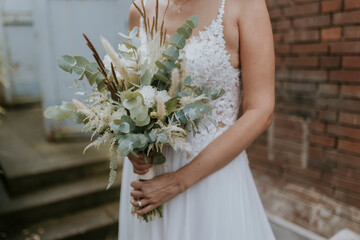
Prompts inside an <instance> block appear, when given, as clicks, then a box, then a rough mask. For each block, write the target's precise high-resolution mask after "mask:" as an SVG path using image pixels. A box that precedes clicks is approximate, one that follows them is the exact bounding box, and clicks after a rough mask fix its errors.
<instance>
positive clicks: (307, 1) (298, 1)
mask: <svg viewBox="0 0 360 240" xmlns="http://www.w3.org/2000/svg"><path fill="white" fill-rule="evenodd" d="M294 1H295V3H310V2H317V1H318V0H294Z"/></svg>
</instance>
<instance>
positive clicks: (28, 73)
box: [0, 0, 40, 105]
mask: <svg viewBox="0 0 360 240" xmlns="http://www.w3.org/2000/svg"><path fill="white" fill-rule="evenodd" d="M33 8H34V0H0V52H1V53H2V58H3V59H4V60H5V61H6V62H7V69H8V71H7V72H8V74H7V75H6V79H7V80H8V82H9V88H6V89H4V90H5V91H4V92H3V93H1V94H4V95H5V96H3V97H2V101H4V100H5V103H6V104H9V105H12V104H18V103H28V102H34V101H35V102H37V101H40V81H39V76H38V71H37V69H38V62H37V61H36V51H35V48H34V46H35V38H34V26H33ZM5 61H4V62H5Z"/></svg>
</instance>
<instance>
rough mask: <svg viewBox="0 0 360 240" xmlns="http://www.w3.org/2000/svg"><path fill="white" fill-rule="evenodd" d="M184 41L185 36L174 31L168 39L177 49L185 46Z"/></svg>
mask: <svg viewBox="0 0 360 240" xmlns="http://www.w3.org/2000/svg"><path fill="white" fill-rule="evenodd" d="M185 43H186V41H185V37H184V36H182V35H180V34H179V33H175V34H174V35H173V36H172V37H171V39H170V44H171V45H174V46H176V47H177V48H179V49H183V48H184V47H185Z"/></svg>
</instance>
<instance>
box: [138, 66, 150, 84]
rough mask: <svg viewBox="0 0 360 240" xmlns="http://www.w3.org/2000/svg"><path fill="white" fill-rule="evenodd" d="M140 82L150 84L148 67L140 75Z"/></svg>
mask: <svg viewBox="0 0 360 240" xmlns="http://www.w3.org/2000/svg"><path fill="white" fill-rule="evenodd" d="M140 82H141V86H145V85H150V84H151V73H150V71H149V70H148V69H146V71H145V73H144V74H143V75H142V76H141V77H140Z"/></svg>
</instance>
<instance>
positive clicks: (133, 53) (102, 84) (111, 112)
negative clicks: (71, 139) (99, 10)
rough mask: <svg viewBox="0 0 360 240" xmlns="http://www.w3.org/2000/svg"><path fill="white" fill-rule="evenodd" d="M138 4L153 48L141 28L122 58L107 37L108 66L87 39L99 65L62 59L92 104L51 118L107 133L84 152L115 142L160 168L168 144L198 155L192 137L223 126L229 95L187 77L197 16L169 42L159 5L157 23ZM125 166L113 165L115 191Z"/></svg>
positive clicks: (51, 113)
mask: <svg viewBox="0 0 360 240" xmlns="http://www.w3.org/2000/svg"><path fill="white" fill-rule="evenodd" d="M133 4H134V5H135V7H136V8H137V9H138V11H139V12H140V14H141V16H142V18H143V20H144V21H143V23H144V30H145V33H146V34H145V35H146V41H143V43H142V42H141V40H140V39H139V37H137V35H138V34H137V33H138V28H137V27H135V28H133V29H132V30H131V32H130V33H129V35H128V36H127V35H124V34H121V33H120V35H121V36H123V37H125V38H126V39H127V40H126V41H124V42H123V43H122V44H120V45H119V47H118V49H119V52H116V51H115V50H114V49H113V48H112V46H111V45H110V44H109V42H108V41H107V40H106V39H104V38H102V39H101V41H102V44H103V46H104V48H105V50H106V53H107V55H106V56H105V57H104V59H103V60H102V59H101V58H100V56H99V54H98V52H97V51H96V49H95V47H94V46H93V44H92V43H91V42H90V40H89V39H88V38H87V36H86V35H85V34H84V37H85V39H86V42H87V45H88V46H89V48H90V49H91V51H92V53H93V56H94V58H95V62H89V61H88V60H87V59H85V58H84V57H81V56H69V55H64V56H62V57H60V58H59V59H58V65H59V66H60V68H62V69H63V70H64V71H66V72H69V73H75V74H77V75H79V78H78V79H77V80H76V82H77V81H78V80H83V79H84V78H86V79H87V81H88V83H89V85H90V86H91V91H92V92H91V93H90V94H88V93H87V92H78V93H77V94H81V95H85V94H86V95H87V96H88V99H87V103H83V102H80V101H78V100H76V99H73V101H72V102H65V101H64V102H62V105H59V106H51V107H48V108H47V109H46V110H45V112H44V116H45V117H46V118H50V119H54V120H58V121H62V120H65V119H66V118H70V119H73V120H74V121H75V122H76V123H82V124H84V126H83V131H84V132H88V131H93V134H92V136H91V140H92V139H93V136H94V135H95V134H99V137H98V138H96V139H95V140H94V141H92V142H91V143H90V144H89V145H88V146H87V147H86V148H85V149H84V152H85V151H86V149H88V148H89V147H92V146H93V147H99V145H101V144H104V143H107V144H108V145H109V150H110V152H112V153H113V152H114V151H117V152H118V153H119V154H120V155H121V156H122V157H125V156H127V155H128V154H130V153H132V154H141V155H143V157H144V161H146V156H152V159H153V164H162V163H164V162H165V161H166V157H165V156H164V155H163V154H162V149H163V147H164V146H165V145H169V146H171V147H172V148H173V149H174V150H175V151H185V152H186V153H187V154H188V155H191V147H190V146H189V144H188V142H187V139H188V134H190V133H192V134H193V135H195V134H196V128H197V127H204V128H206V122H212V123H213V124H215V125H216V122H215V120H213V119H212V118H211V117H210V114H211V105H210V103H211V101H212V100H215V99H217V98H218V97H220V96H221V95H222V94H223V93H224V90H223V89H215V88H211V87H204V86H201V85H199V84H197V83H196V82H195V81H193V80H192V79H191V77H190V76H188V75H187V73H186V66H185V65H186V61H185V59H183V58H180V55H181V54H183V53H184V47H185V44H186V39H188V38H190V36H191V34H192V31H193V29H194V28H195V27H196V26H197V23H198V20H197V17H196V16H192V17H190V18H189V19H187V20H186V22H185V23H184V24H183V25H182V26H181V27H180V28H178V29H177V32H176V33H175V34H174V35H173V36H171V38H170V39H169V38H168V37H167V35H166V30H164V27H163V26H164V21H162V23H161V27H160V28H158V18H159V17H158V1H156V11H155V12H156V15H155V17H154V18H153V19H152V20H150V19H149V18H148V17H147V16H146V11H145V7H144V3H143V2H142V6H141V8H140V7H139V6H137V5H136V4H135V3H133ZM77 86H79V85H77ZM117 162H118V161H117V160H116V159H114V158H110V177H109V184H108V186H107V189H108V188H109V187H110V186H111V185H112V183H113V182H114V180H115V177H116V169H117ZM153 177H155V175H154V171H153V169H150V170H149V172H148V173H146V174H145V175H141V176H139V179H140V180H149V179H151V178H153ZM155 216H159V217H162V207H161V206H159V207H158V208H156V209H154V210H152V211H151V212H149V213H147V214H144V215H142V216H138V217H139V218H140V219H143V220H145V221H149V220H152V219H153V217H155Z"/></svg>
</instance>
